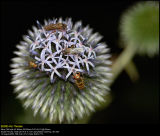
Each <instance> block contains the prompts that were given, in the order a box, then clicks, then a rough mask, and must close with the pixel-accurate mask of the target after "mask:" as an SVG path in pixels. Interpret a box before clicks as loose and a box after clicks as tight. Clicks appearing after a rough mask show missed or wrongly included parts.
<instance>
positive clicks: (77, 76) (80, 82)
mask: <svg viewBox="0 0 160 136" xmlns="http://www.w3.org/2000/svg"><path fill="white" fill-rule="evenodd" d="M73 78H74V80H75V83H76V85H77V87H78V88H79V89H80V90H82V89H84V87H85V85H84V80H83V77H81V74H80V72H76V73H74V74H73Z"/></svg>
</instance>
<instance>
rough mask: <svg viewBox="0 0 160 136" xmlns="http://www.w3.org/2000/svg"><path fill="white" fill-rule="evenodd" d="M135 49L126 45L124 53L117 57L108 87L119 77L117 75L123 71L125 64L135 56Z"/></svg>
mask: <svg viewBox="0 0 160 136" xmlns="http://www.w3.org/2000/svg"><path fill="white" fill-rule="evenodd" d="M136 50H137V47H136V46H132V45H128V46H127V47H126V48H125V49H124V51H123V52H122V53H121V54H120V55H119V57H118V58H117V60H116V61H115V62H114V63H113V65H112V73H113V77H112V80H111V82H110V84H109V85H110V86H111V85H112V83H113V82H114V81H115V80H116V78H117V77H118V76H119V74H120V73H121V72H122V71H123V69H125V67H126V66H127V64H128V63H129V62H130V61H131V60H132V59H133V57H134V55H135V54H136Z"/></svg>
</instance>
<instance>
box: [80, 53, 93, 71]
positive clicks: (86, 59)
mask: <svg viewBox="0 0 160 136" xmlns="http://www.w3.org/2000/svg"><path fill="white" fill-rule="evenodd" d="M83 62H84V63H85V64H86V68H87V71H88V72H89V64H90V65H91V66H92V67H95V66H94V64H93V63H92V62H91V61H89V58H87V56H85V55H84V59H83Z"/></svg>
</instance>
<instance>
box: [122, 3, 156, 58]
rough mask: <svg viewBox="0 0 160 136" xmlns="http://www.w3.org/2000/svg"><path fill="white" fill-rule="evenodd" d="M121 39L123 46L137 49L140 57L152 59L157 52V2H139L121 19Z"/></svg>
mask: <svg viewBox="0 0 160 136" xmlns="http://www.w3.org/2000/svg"><path fill="white" fill-rule="evenodd" d="M120 32H121V39H122V41H123V42H124V45H125V46H128V45H131V46H135V47H137V48H138V50H137V52H138V53H139V54H140V55H144V54H147V55H148V56H150V57H152V56H154V55H155V54H158V52H159V2H154V1H149V2H140V3H137V4H136V5H134V6H133V7H131V8H129V9H128V10H127V11H126V12H124V14H123V15H122V18H121V25H120Z"/></svg>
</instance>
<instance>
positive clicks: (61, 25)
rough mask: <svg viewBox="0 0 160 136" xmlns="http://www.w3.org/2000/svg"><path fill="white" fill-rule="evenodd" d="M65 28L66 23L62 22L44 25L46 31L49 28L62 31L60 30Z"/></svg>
mask: <svg viewBox="0 0 160 136" xmlns="http://www.w3.org/2000/svg"><path fill="white" fill-rule="evenodd" d="M66 28H67V25H66V24H63V23H57V24H49V25H46V26H44V30H46V31H51V30H53V31H55V30H59V31H62V30H66Z"/></svg>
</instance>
